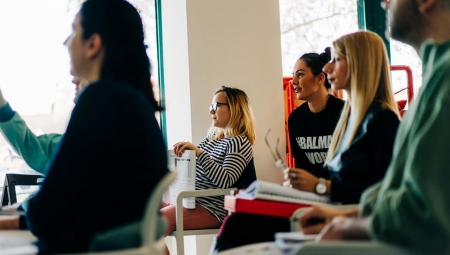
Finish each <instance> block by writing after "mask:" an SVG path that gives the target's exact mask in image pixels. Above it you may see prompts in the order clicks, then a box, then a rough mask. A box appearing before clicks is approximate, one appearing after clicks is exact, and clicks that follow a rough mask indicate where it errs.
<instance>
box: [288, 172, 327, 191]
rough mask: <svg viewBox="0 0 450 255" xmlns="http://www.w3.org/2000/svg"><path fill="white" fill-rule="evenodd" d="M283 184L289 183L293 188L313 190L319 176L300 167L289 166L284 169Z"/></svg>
mask: <svg viewBox="0 0 450 255" xmlns="http://www.w3.org/2000/svg"><path fill="white" fill-rule="evenodd" d="M284 180H285V182H284V185H285V186H288V185H291V186H292V187H293V188H294V189H298V190H303V191H309V192H314V188H315V187H316V184H317V183H318V182H319V178H317V177H316V176H314V175H312V174H311V173H309V172H308V171H306V170H303V169H300V168H289V169H286V170H285V171H284Z"/></svg>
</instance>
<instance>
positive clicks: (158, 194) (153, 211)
mask: <svg viewBox="0 0 450 255" xmlns="http://www.w3.org/2000/svg"><path fill="white" fill-rule="evenodd" d="M176 178H177V172H176V171H169V172H168V173H167V174H166V175H165V176H164V177H163V179H162V180H161V181H160V182H159V183H158V185H157V186H156V187H155V189H154V190H153V192H152V194H151V196H150V198H149V200H148V202H147V207H146V209H145V214H144V220H143V225H142V244H143V245H145V246H147V245H148V246H152V245H153V242H156V240H157V238H158V234H157V232H158V229H157V228H156V227H155V226H157V225H158V220H159V217H162V216H160V214H159V210H160V208H161V202H162V197H163V194H164V192H165V191H166V190H167V189H168V188H169V186H170V184H172V182H174V181H175V179H176Z"/></svg>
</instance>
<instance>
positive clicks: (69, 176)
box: [27, 81, 167, 253]
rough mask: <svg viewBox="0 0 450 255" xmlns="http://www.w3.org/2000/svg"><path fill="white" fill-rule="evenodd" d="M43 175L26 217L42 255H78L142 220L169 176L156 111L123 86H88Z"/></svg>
mask: <svg viewBox="0 0 450 255" xmlns="http://www.w3.org/2000/svg"><path fill="white" fill-rule="evenodd" d="M47 171H48V172H47V174H46V176H47V177H46V178H45V181H44V184H43V185H42V188H41V190H40V191H39V192H38V193H37V195H36V196H35V197H33V198H31V199H30V202H29V209H28V212H27V216H28V225H29V228H30V230H31V232H32V233H33V234H34V235H36V236H37V237H38V238H39V241H38V246H39V250H40V253H65V252H83V251H86V250H87V249H88V245H89V242H90V240H91V238H92V237H93V236H94V234H95V233H98V232H102V231H106V230H108V229H111V228H114V227H118V226H120V225H123V224H126V223H130V222H132V221H135V220H140V219H141V218H142V216H143V212H144V208H145V205H146V202H147V199H148V197H149V195H150V193H151V192H152V190H153V188H154V187H155V186H156V184H157V183H158V181H160V180H161V178H162V177H163V176H164V174H165V173H166V172H167V156H166V146H165V143H164V141H163V137H162V133H161V130H160V128H159V126H158V123H157V121H156V118H155V109H154V107H153V106H152V105H151V103H150V102H149V100H148V99H147V98H146V97H145V95H144V93H143V92H142V91H140V90H138V89H136V88H133V87H132V86H130V85H129V84H123V83H118V82H113V81H101V82H97V83H95V84H91V85H89V86H88V87H87V88H86V89H85V90H84V91H83V93H82V94H81V95H80V97H79V99H78V101H77V104H76V106H75V108H74V110H73V112H72V116H71V119H70V122H69V125H68V127H67V131H66V133H65V135H64V137H63V139H62V141H61V143H60V146H59V149H58V150H57V151H56V153H55V154H54V155H53V158H52V161H51V163H50V165H49V168H48V169H47Z"/></svg>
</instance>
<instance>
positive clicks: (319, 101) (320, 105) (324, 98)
mask: <svg viewBox="0 0 450 255" xmlns="http://www.w3.org/2000/svg"><path fill="white" fill-rule="evenodd" d="M328 96H329V94H328V91H326V90H320V93H317V95H315V96H314V98H313V99H312V100H308V107H309V110H310V111H311V112H313V113H318V112H321V111H323V109H325V107H326V106H327V102H328Z"/></svg>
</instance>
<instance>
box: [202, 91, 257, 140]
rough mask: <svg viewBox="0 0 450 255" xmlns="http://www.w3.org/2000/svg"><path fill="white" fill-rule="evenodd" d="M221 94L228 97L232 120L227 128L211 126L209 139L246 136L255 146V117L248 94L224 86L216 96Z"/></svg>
mask: <svg viewBox="0 0 450 255" xmlns="http://www.w3.org/2000/svg"><path fill="white" fill-rule="evenodd" d="M220 92H222V93H224V94H225V96H226V97H227V104H228V108H229V109H230V120H229V121H228V124H227V126H226V127H225V128H218V127H214V126H213V125H211V127H210V128H209V131H208V137H209V138H211V139H214V140H219V139H222V138H225V137H234V136H240V135H242V136H246V137H247V139H248V140H249V142H250V144H252V145H253V144H254V142H255V139H256V133H255V117H254V115H253V110H252V107H251V105H250V99H249V98H248V96H247V94H245V92H244V91H242V90H240V89H237V88H230V87H225V86H222V87H221V88H220V89H218V90H216V92H215V93H214V95H216V94H217V93H220Z"/></svg>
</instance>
